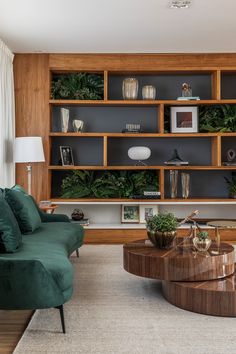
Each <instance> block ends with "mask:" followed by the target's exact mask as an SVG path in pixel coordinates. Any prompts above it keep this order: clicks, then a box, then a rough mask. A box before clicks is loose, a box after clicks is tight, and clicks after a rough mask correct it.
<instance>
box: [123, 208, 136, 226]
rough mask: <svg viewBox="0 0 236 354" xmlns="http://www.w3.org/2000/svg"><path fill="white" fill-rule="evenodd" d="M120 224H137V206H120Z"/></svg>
mask: <svg viewBox="0 0 236 354" xmlns="http://www.w3.org/2000/svg"><path fill="white" fill-rule="evenodd" d="M121 222H122V223H133V224H138V223H139V205H131V204H129V205H127V204H123V205H122V206H121Z"/></svg>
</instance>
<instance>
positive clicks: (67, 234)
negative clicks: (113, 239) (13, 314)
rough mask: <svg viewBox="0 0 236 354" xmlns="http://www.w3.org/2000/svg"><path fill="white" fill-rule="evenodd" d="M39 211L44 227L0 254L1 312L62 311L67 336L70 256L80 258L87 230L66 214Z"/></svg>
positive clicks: (70, 285)
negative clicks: (15, 248)
mask: <svg viewBox="0 0 236 354" xmlns="http://www.w3.org/2000/svg"><path fill="white" fill-rule="evenodd" d="M28 197H29V196H28ZM34 204H35V202H34ZM35 206H36V204H35ZM36 208H37V206H36ZM37 210H38V213H39V216H40V219H41V223H40V226H39V227H38V228H37V229H36V230H34V231H33V232H32V233H30V234H25V235H24V234H22V240H21V243H20V246H19V247H18V249H17V250H16V251H15V252H13V253H0V309H9V310H19V309H45V308H50V307H55V308H58V309H59V310H60V315H61V322H62V329H63V332H64V333H65V323H64V315H63V304H64V303H65V302H67V301H68V300H69V299H70V298H71V296H72V292H73V266H72V264H71V262H70V260H69V256H70V255H71V253H72V252H74V251H77V256H78V249H79V247H80V246H81V245H82V243H83V228H82V227H81V226H79V225H77V224H74V223H71V222H70V220H69V218H68V217H67V216H66V215H59V214H45V213H43V212H41V211H40V210H39V209H38V208H37Z"/></svg>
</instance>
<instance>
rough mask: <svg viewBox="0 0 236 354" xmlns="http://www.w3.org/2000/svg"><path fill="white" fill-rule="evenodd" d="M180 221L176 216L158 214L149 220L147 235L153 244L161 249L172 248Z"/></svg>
mask: <svg viewBox="0 0 236 354" xmlns="http://www.w3.org/2000/svg"><path fill="white" fill-rule="evenodd" d="M177 226H178V221H177V219H176V217H175V216H174V214H172V213H168V214H158V215H154V216H153V217H152V218H150V219H148V220H147V235H148V238H149V240H150V241H151V243H152V244H153V245H154V246H155V247H157V248H161V249H168V248H170V247H171V246H172V244H173V241H174V239H175V237H176V229H177Z"/></svg>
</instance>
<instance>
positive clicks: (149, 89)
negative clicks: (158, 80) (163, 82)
mask: <svg viewBox="0 0 236 354" xmlns="http://www.w3.org/2000/svg"><path fill="white" fill-rule="evenodd" d="M142 97H143V100H155V98H156V88H155V86H152V85H146V86H143V87H142Z"/></svg>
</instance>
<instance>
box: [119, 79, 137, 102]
mask: <svg viewBox="0 0 236 354" xmlns="http://www.w3.org/2000/svg"><path fill="white" fill-rule="evenodd" d="M122 94H123V99H124V100H136V99H137V97H138V80H137V79H136V78H134V77H128V78H126V79H124V80H123V84H122Z"/></svg>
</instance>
